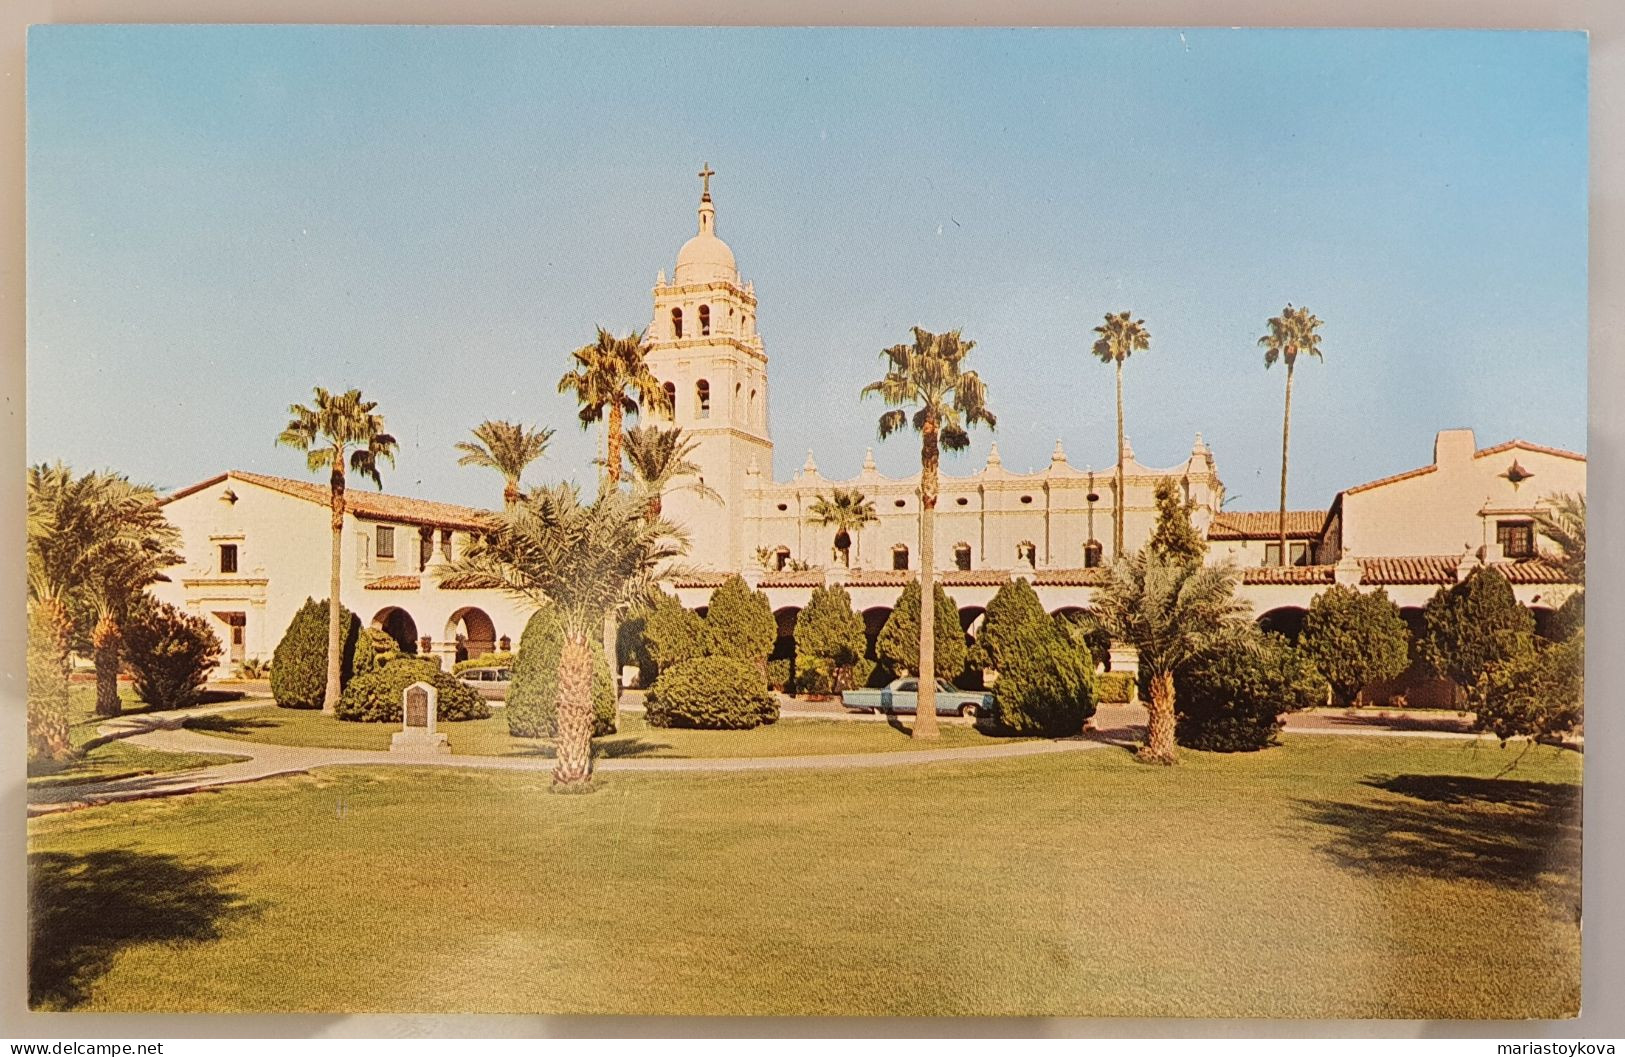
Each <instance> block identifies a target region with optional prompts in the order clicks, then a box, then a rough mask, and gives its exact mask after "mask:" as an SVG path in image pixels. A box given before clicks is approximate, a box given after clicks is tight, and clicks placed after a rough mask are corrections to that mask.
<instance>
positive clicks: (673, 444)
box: [624, 426, 722, 521]
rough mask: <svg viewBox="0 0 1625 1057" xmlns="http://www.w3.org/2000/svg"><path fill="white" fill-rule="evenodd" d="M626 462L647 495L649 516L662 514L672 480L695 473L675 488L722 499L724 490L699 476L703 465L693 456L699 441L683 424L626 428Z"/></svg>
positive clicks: (651, 518) (675, 489) (716, 500)
mask: <svg viewBox="0 0 1625 1057" xmlns="http://www.w3.org/2000/svg"><path fill="white" fill-rule="evenodd" d="M624 440H625V445H626V464H627V466H628V467H629V468H630V469H631V471H632V480H634V481H636V482H637V483H638V484H639V485H640V486H641V487H642V488H643V490H644V492H645V493H646V494H647V495H648V497H649V499H648V512H649V519H650V520H651V521H652V520H654V519H655V518H658V517H659V516H660V512H661V509H662V504H661V497H662V496H663V495H664V494H665V492H666V490H667V489H668V488H671V487H672V485H673V483H674V482H676V481H680V480H682V479H683V478H686V477H692V478H693V480H692V481H687V482H685V483H683V484H681V485H678V486H677V487H676V488H673V489H672V490H673V491H677V492H693V493H695V494H696V495H698V496H699V497H700V498H702V499H710V500H713V501H715V502H718V503H720V502H722V494H721V493H720V492H718V491H717V490H716V489H715V488H712V487H711V486H710V485H708V484H706V483H705V481H704V479H702V478H701V477H700V465H699V463H697V462H695V461H694V460H693V459H692V458H690V456H692V455H693V454H694V451H695V449H696V448H698V447H699V446H700V442H699V441H697V440H694V439H693V438H692V437H685V436H683V427H681V426H672V427H670V428H662V427H660V426H633V427H632V428H631V429H629V430H627V431H626V437H625V438H624Z"/></svg>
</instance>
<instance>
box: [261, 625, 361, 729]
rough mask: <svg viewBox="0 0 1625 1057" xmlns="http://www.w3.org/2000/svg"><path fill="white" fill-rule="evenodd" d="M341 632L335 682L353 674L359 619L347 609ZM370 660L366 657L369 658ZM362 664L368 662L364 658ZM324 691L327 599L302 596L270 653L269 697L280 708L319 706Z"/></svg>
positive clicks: (359, 636)
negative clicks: (273, 650) (340, 652)
mask: <svg viewBox="0 0 1625 1057" xmlns="http://www.w3.org/2000/svg"><path fill="white" fill-rule="evenodd" d="M340 620H342V621H343V623H344V627H345V632H344V640H343V654H342V656H343V660H342V662H341V664H340V666H339V685H340V686H343V684H345V683H347V682H349V681H350V677H351V676H352V675H354V674H355V665H356V645H357V644H358V643H359V642H360V641H361V621H360V620H359V619H358V618H357V617H356V615H355V614H354V613H352V612H350V611H349V610H348V609H346V610H344V611H343V612H342V613H341V614H340ZM369 659H370V658H369ZM362 663H363V664H367V663H368V661H366V660H364V661H363V662H362ZM326 692H327V600H326V599H323V600H322V601H320V602H317V601H315V600H314V599H310V598H306V599H305V604H304V605H302V606H300V607H299V612H297V613H295V614H294V615H293V619H292V620H291V621H289V622H288V630H287V631H286V632H285V633H283V636H282V641H281V642H279V643H277V645H276V652H275V653H273V654H271V696H273V697H275V698H276V703H277V704H278V705H280V706H282V707H283V708H321V707H322V695H323V694H324V693H326Z"/></svg>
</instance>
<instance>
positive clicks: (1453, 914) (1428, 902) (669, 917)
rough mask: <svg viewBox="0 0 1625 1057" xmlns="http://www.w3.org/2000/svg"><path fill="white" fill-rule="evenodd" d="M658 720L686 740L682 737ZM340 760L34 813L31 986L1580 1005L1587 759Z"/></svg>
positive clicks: (987, 1006)
mask: <svg viewBox="0 0 1625 1057" xmlns="http://www.w3.org/2000/svg"><path fill="white" fill-rule="evenodd" d="M662 733H664V732H662ZM1517 751H1518V750H1517V749H1515V748H1514V749H1510V750H1505V751H1503V750H1500V749H1496V748H1486V747H1484V746H1482V745H1479V746H1476V747H1475V746H1472V745H1468V744H1464V743H1459V742H1445V741H1438V740H1423V739H1397V738H1339V737H1326V736H1313V735H1288V736H1287V737H1286V739H1285V743H1284V745H1282V746H1281V747H1279V748H1276V749H1271V750H1269V751H1267V752H1264V753H1259V754H1252V755H1241V756H1217V755H1206V754H1198V753H1190V752H1187V753H1185V754H1184V762H1183V764H1182V765H1181V766H1179V767H1176V768H1152V767H1145V766H1142V765H1139V764H1136V763H1134V762H1132V760H1131V759H1130V758H1129V755H1128V754H1127V753H1126V752H1124V751H1122V750H1120V749H1116V748H1103V749H1098V750H1091V751H1086V752H1079V753H1068V754H1063V755H1052V756H1040V757H1028V758H1020V759H1004V760H987V761H981V762H976V763H966V764H952V765H933V766H922V767H917V768H915V767H907V768H898V769H893V768H876V769H859V770H850V771H826V772H733V773H689V774H625V773H622V774H613V773H612V774H606V775H604V776H603V777H602V778H601V780H600V781H601V783H602V784H601V787H600V789H599V790H598V791H597V792H595V793H593V794H591V795H586V796H555V795H550V794H549V793H548V792H547V779H546V776H545V775H544V774H530V773H523V774H521V773H499V772H475V771H457V770H444V769H438V768H400V769H396V768H389V769H382V768H342V769H331V770H323V771H319V772H316V773H315V774H312V775H304V776H298V777H290V778H285V779H276V780H271V781H265V782H259V783H255V784H252V785H244V786H234V787H230V788H225V789H220V790H217V791H215V792H212V793H210V794H209V795H207V796H195V797H180V798H170V799H164V800H157V801H145V802H139V803H128V804H114V805H108V806H105V807H99V808H94V809H91V810H86V811H78V812H70V813H66V814H62V815H54V816H46V817H42V818H38V819H35V820H32V821H31V822H30V824H29V825H30V865H31V880H32V896H33V913H34V920H33V930H32V935H33V939H34V942H33V944H32V948H31V958H32V963H31V990H32V1001H33V1003H34V1004H35V1005H36V1006H37V1007H51V1008H64V1007H67V1008H80V1009H100V1010H164V1011H172V1010H215V1011H244V1010H309V1011H322V1012H335V1013H336V1012H360V1011H368V1010H379V1011H382V1010H398V1011H405V1010H413V1011H463V1012H481V1011H514V1012H577V1013H707V1014H738V1013H845V1014H943V1013H954V1014H1022V1013H1025V1014H1055V1015H1060V1014H1077V1015H1094V1016H1277V1017H1312V1016H1319V1017H1365V1016H1386V1017H1430V1018H1440V1017H1508V1018H1520V1017H1551V1016H1561V1015H1565V1014H1571V1013H1573V1012H1574V1011H1575V1010H1576V1008H1577V1006H1578V1003H1579V967H1580V962H1579V957H1580V955H1579V925H1578V909H1579V840H1580V837H1579V786H1578V782H1579V778H1580V759H1579V757H1578V756H1576V755H1575V754H1572V753H1568V752H1564V751H1561V750H1557V749H1553V748H1549V747H1539V748H1536V749H1534V750H1532V751H1531V752H1530V753H1529V754H1528V755H1527V756H1526V757H1524V759H1523V761H1522V762H1521V763H1520V764H1519V766H1518V768H1517V770H1515V771H1514V772H1512V773H1511V774H1509V775H1508V776H1506V777H1503V778H1494V777H1492V776H1493V775H1494V774H1495V773H1496V772H1497V771H1498V770H1500V769H1501V768H1502V767H1503V766H1504V764H1505V763H1506V762H1507V761H1508V760H1510V759H1511V758H1512V756H1513V755H1514V754H1515V753H1516V752H1517Z"/></svg>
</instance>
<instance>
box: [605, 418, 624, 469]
mask: <svg viewBox="0 0 1625 1057" xmlns="http://www.w3.org/2000/svg"><path fill="white" fill-rule="evenodd" d="M623 424H624V420H623V412H622V411H621V401H620V397H619V396H618V395H617V396H616V397H615V399H613V400H611V401H610V405H609V436H608V437H606V438H604V440H605V446H604V448H605V450H604V469H605V471H606V479H607V480H608V481H609V486H610V487H611V488H617V487H619V486H620V483H621V429H622V426H623Z"/></svg>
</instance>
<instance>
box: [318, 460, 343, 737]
mask: <svg viewBox="0 0 1625 1057" xmlns="http://www.w3.org/2000/svg"><path fill="white" fill-rule="evenodd" d="M329 490H330V494H331V500H332V508H333V554H332V569H331V572H330V575H329V577H328V581H327V592H328V593H327V687H326V689H325V690H324V691H323V692H322V711H323V712H325V713H327V714H328V715H332V714H333V713H335V712H337V711H338V708H339V693H340V692H341V691H342V690H343V689H344V687H343V667H344V604H343V603H342V602H340V601H339V587H340V571H341V569H342V565H343V557H344V554H343V549H342V548H343V543H344V456H343V455H342V454H341V455H336V456H334V459H333V476H332V478H331V480H330V482H329Z"/></svg>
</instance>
